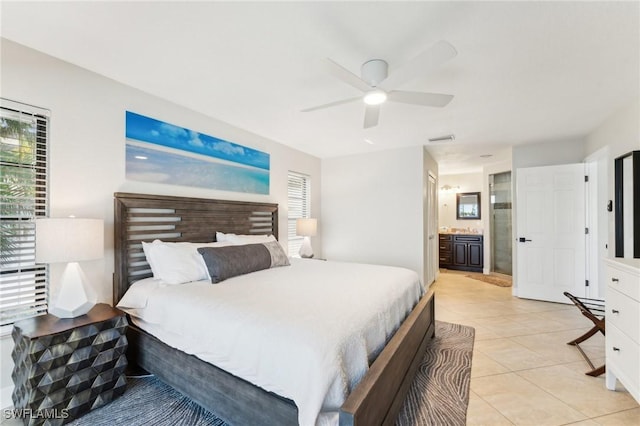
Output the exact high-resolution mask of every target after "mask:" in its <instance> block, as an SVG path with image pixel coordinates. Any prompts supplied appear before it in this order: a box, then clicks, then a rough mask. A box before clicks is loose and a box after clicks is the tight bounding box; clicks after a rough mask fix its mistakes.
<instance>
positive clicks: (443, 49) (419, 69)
mask: <svg viewBox="0 0 640 426" xmlns="http://www.w3.org/2000/svg"><path fill="white" fill-rule="evenodd" d="M457 54H458V52H457V51H456V49H455V47H453V46H452V45H451V44H450V43H449V42H447V41H444V40H440V41H439V42H437V43H436V44H434V45H433V46H431V47H430V48H429V49H427V50H425V51H424V52H422V53H421V54H419V55H418V56H416V57H415V58H413V59H412V60H411V61H410V62H409V63H408V64H406V65H405V66H403V67H401V68H399V69H397V70H395V71H393V72H392V73H391V75H390V76H389V77H387V79H386V80H384V87H386V88H391V89H392V88H394V87H398V86H400V85H401V84H403V83H406V82H408V81H411V80H413V79H415V78H418V77H420V76H422V75H425V74H427V73H428V72H429V71H431V70H432V69H434V68H436V67H438V66H440V65H442V64H443V63H445V62H446V61H448V60H449V59H452V58H454V57H455V56H456V55H457Z"/></svg>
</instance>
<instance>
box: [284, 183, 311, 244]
mask: <svg viewBox="0 0 640 426" xmlns="http://www.w3.org/2000/svg"><path fill="white" fill-rule="evenodd" d="M287 185H288V186H287V193H288V195H289V201H288V207H289V210H288V218H289V220H288V223H287V225H288V229H287V233H288V239H289V247H288V249H289V256H292V255H295V254H298V252H299V251H300V246H302V241H303V239H304V237H299V236H297V235H296V220H297V219H300V218H308V217H311V206H310V200H311V195H310V188H311V181H310V178H309V176H307V175H303V174H301V173H296V172H289V174H288V180H287Z"/></svg>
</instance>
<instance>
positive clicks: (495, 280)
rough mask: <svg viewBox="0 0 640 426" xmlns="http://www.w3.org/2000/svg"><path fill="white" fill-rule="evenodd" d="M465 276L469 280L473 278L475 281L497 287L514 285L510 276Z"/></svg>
mask: <svg viewBox="0 0 640 426" xmlns="http://www.w3.org/2000/svg"><path fill="white" fill-rule="evenodd" d="M465 276H466V277H468V278H473V279H474V280H478V281H483V282H485V283H489V284H493V285H497V286H498V287H511V285H512V279H511V277H510V276H508V275H504V276H501V275H485V274H467V275H465Z"/></svg>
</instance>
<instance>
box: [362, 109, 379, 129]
mask: <svg viewBox="0 0 640 426" xmlns="http://www.w3.org/2000/svg"><path fill="white" fill-rule="evenodd" d="M379 116H380V105H367V107H366V109H365V110H364V128H365V129H368V128H370V127H375V126H377V125H378V117H379Z"/></svg>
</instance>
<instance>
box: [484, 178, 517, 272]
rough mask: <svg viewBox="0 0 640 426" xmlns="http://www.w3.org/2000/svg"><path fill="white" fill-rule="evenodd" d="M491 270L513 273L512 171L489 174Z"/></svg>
mask: <svg viewBox="0 0 640 426" xmlns="http://www.w3.org/2000/svg"><path fill="white" fill-rule="evenodd" d="M489 189H490V210H489V212H490V220H491V272H498V273H501V274H507V275H511V271H512V264H511V243H512V236H511V172H504V173H496V174H493V175H489Z"/></svg>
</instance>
